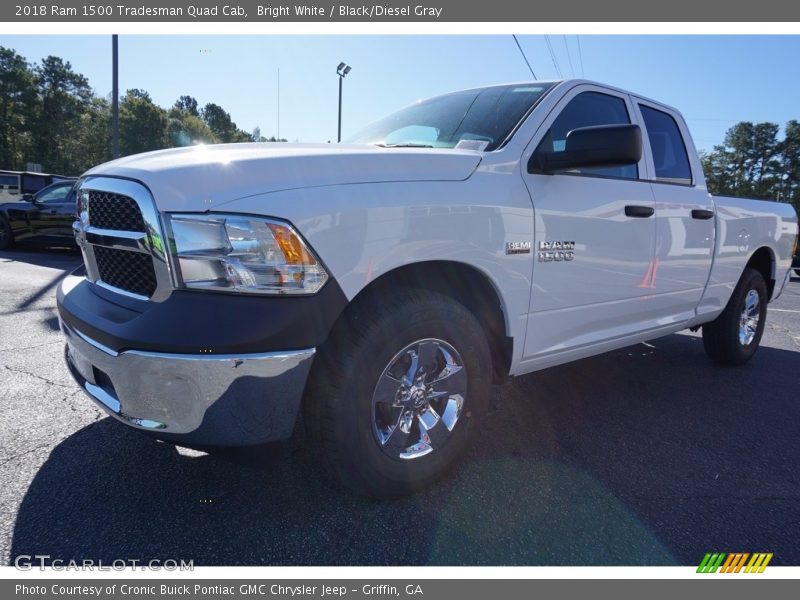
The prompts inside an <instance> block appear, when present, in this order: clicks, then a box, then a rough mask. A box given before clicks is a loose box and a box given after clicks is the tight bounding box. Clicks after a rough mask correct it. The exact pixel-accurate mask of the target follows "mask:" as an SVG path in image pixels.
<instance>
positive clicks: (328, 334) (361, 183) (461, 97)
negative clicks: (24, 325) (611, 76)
mask: <svg viewBox="0 0 800 600" xmlns="http://www.w3.org/2000/svg"><path fill="white" fill-rule="evenodd" d="M79 186H80V187H79V193H78V202H79V206H78V209H79V213H80V218H79V220H78V221H77V222H76V223H75V225H74V229H75V234H76V237H77V240H78V243H79V245H80V247H81V248H82V251H83V257H84V262H85V267H84V268H83V270H82V271H79V272H76V273H75V274H73V275H72V276H71V277H69V278H67V279H65V280H64V282H63V283H62V285H61V286H60V289H59V291H58V307H59V314H60V319H61V328H62V330H63V332H64V334H65V336H66V340H67V347H66V359H67V364H68V366H69V368H70V370H71V372H72V374H73V375H74V377H75V379H76V380H77V382H78V383H79V384H80V385H81V386H82V387H83V389H84V390H85V391H86V392H87V393H88V395H89V396H90V397H91V398H92V399H93V400H94V401H95V402H97V403H98V404H99V405H100V406H101V407H102V408H104V409H105V410H106V411H108V412H109V413H110V414H111V415H112V416H114V417H115V418H116V419H118V420H119V421H121V422H123V423H126V424H127V425H130V426H131V427H135V428H137V429H140V430H142V431H146V432H149V433H151V434H152V435H154V436H156V437H158V438H161V439H165V440H170V441H173V442H175V443H179V444H184V445H193V446H196V445H200V446H216V445H246V444H257V443H262V442H266V441H271V440H279V439H285V438H287V437H289V436H290V435H291V434H292V432H293V431H294V429H295V427H296V425H297V423H300V422H303V423H304V424H305V427H306V431H307V432H308V434H309V435H308V437H309V439H310V440H311V441H312V443H314V444H316V446H317V448H318V449H319V457H320V459H321V460H323V461H324V462H325V464H326V465H327V467H328V469H329V472H330V473H331V474H332V475H333V476H334V477H335V478H336V479H337V480H338V481H339V482H341V483H342V484H344V485H346V486H348V487H350V488H351V489H353V490H356V491H358V492H360V493H364V494H368V495H371V496H376V497H391V496H397V495H400V494H404V493H408V492H411V491H414V490H417V489H419V488H421V487H423V486H425V485H427V484H429V483H431V482H432V481H434V480H436V479H437V478H438V477H440V476H442V475H443V474H444V473H445V471H446V470H447V469H448V468H449V467H451V466H452V465H453V463H454V461H456V459H457V458H458V456H459V455H460V454H462V453H463V452H464V450H465V448H466V447H467V445H468V444H469V439H470V434H471V431H472V430H474V429H475V428H476V423H477V422H479V421H481V419H483V418H484V411H485V408H486V404H487V399H488V398H489V395H490V393H491V385H492V382H493V381H494V382H496V381H500V380H502V379H503V378H505V377H507V376H509V375H512V376H514V375H522V374H524V373H530V372H531V371H535V370H537V369H543V368H545V367H549V366H552V365H557V364H561V363H565V362H568V361H573V360H577V359H580V358H584V357H587V356H591V355H594V354H598V353H601V352H606V351H608V350H612V349H615V348H620V347H622V346H626V345H630V344H634V343H637V342H641V341H644V340H647V339H652V338H655V337H658V336H663V335H666V334H670V333H674V332H676V331H680V330H683V329H687V328H698V327H702V329H703V340H704V343H705V348H706V350H707V352H708V354H709V355H710V356H711V358H712V359H714V360H715V361H716V362H718V363H721V364H727V365H738V364H742V363H744V362H746V361H747V360H749V359H750V358H751V357H752V356H753V354H754V353H755V351H756V348H757V347H758V344H759V341H760V339H761V335H762V332H763V330H764V321H765V318H766V306H767V303H768V302H769V301H770V300H772V299H775V298H776V297H777V296H778V295H779V294H780V293H781V291H782V290H783V288H784V286H785V285H786V281H787V280H788V278H789V271H790V265H791V259H792V254H793V246H794V245H795V244H796V243H797V241H796V240H797V233H798V227H797V216H796V214H795V211H794V210H793V209H792V207H791V206H790V205H788V204H780V203H776V202H763V201H753V200H743V199H737V198H719V197H712V196H711V195H709V193H708V192H707V190H706V186H705V181H704V178H703V171H702V169H701V165H700V161H699V160H698V157H697V153H696V151H695V148H694V145H693V144H692V140H691V137H690V136H689V132H688V130H687V128H686V124H685V122H684V120H683V118H681V115H680V114H679V113H678V112H677V111H676V110H674V109H672V108H669V107H668V106H664V105H663V104H660V103H658V102H654V101H652V100H648V99H646V98H643V97H640V96H637V95H635V94H632V93H629V92H625V91H622V90H619V89H615V88H612V87H609V86H605V85H600V84H597V83H592V82H588V81H555V82H547V81H536V82H531V83H521V84H513V85H497V86H490V87H484V88H478V89H471V90H466V91H460V92H455V93H452V94H447V95H444V96H440V97H437V98H433V99H431V100H426V101H422V102H419V103H416V104H414V105H412V106H409V107H408V108H405V109H403V110H401V111H399V112H397V113H395V114H393V115H391V116H389V117H387V118H385V119H382V120H380V121H377V122H375V123H373V124H372V125H370V126H368V127H367V128H366V129H365V130H364V131H363V132H362V133H360V134H358V135H357V136H356V137H355V138H354V139H353V140H352V143H348V144H341V145H330V144H319V145H309V144H235V145H221V146H195V147H188V148H181V149H173V150H164V151H160V152H153V153H148V154H142V155H137V156H130V157H126V158H122V159H120V160H116V161H113V162H110V163H108V164H105V165H101V166H99V167H97V168H95V169H92V170H91V171H89V172H88V173H86V174H85V175H84V176H83V177H82V179H81V180H80V184H79ZM531 401H532V402H533V401H535V398H532V399H531ZM301 415H302V416H303V417H304V418H302V419H301V418H300V417H301Z"/></svg>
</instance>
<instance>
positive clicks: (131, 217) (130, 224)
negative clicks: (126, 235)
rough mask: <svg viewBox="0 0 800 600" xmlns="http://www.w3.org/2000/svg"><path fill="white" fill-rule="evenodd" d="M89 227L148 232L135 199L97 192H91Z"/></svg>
mask: <svg viewBox="0 0 800 600" xmlns="http://www.w3.org/2000/svg"><path fill="white" fill-rule="evenodd" d="M89 225H91V226H92V227H97V228H99V229H113V230H115V231H136V232H142V233H144V232H145V231H146V229H145V226H144V219H143V218H142V211H141V210H139V205H138V204H136V201H135V200H134V199H133V198H129V197H128V196H123V195H122V194H113V193H111V192H101V191H97V190H91V191H90V192H89Z"/></svg>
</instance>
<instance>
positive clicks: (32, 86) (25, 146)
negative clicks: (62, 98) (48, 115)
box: [0, 46, 36, 169]
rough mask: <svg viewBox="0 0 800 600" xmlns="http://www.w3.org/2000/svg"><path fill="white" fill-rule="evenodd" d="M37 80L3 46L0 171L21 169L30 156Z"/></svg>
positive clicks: (23, 62)
mask: <svg viewBox="0 0 800 600" xmlns="http://www.w3.org/2000/svg"><path fill="white" fill-rule="evenodd" d="M35 117H36V79H35V77H34V75H33V72H32V70H31V68H30V66H29V65H28V63H27V61H26V60H25V59H24V58H23V57H22V56H20V55H19V54H17V53H16V52H14V51H13V50H11V49H10V48H4V47H2V46H0V168H3V169H20V168H21V167H22V166H23V165H24V161H25V159H26V157H27V156H28V153H29V152H30V146H31V142H32V135H31V124H32V121H33V120H34V119H35Z"/></svg>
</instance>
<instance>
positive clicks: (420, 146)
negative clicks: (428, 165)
mask: <svg viewBox="0 0 800 600" xmlns="http://www.w3.org/2000/svg"><path fill="white" fill-rule="evenodd" d="M375 145H376V146H378V147H379V148H433V146H431V145H430V144H412V143H409V144H375Z"/></svg>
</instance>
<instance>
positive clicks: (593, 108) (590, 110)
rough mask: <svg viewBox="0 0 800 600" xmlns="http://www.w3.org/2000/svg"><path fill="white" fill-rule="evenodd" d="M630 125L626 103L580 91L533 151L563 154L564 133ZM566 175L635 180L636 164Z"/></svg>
mask: <svg viewBox="0 0 800 600" xmlns="http://www.w3.org/2000/svg"><path fill="white" fill-rule="evenodd" d="M630 122H631V118H630V115H629V114H628V109H627V107H626V106H625V101H624V100H623V99H622V98H618V97H617V96H611V95H609V94H602V93H600V92H583V93H581V94H578V95H577V96H575V97H574V98H573V99H572V100H570V101H569V103H568V104H567V105H566V106H565V107H564V109H563V110H562V111H561V114H559V115H558V117H556V120H555V121H553V124H552V125H551V126H550V130H549V131H548V132H547V133H546V134H545V136H544V138H543V139H542V141H541V143H540V144H539V146H538V147H537V148H536V152H537V153H538V152H563V151H564V150H565V148H566V141H567V134H568V133H569V132H570V131H572V130H573V129H578V128H580V127H592V126H595V125H626V124H629V123H630ZM569 173H573V174H580V175H590V176H594V177H615V178H620V179H637V178H638V177H639V167H638V165H627V166H624V167H602V168H590V169H575V170H573V171H569Z"/></svg>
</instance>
